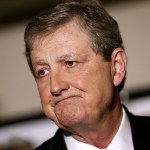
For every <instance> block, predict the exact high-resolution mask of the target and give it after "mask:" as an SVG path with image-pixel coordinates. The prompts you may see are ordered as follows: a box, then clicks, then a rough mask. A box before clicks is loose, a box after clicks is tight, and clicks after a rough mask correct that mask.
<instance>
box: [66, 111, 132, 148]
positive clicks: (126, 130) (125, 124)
mask: <svg viewBox="0 0 150 150" xmlns="http://www.w3.org/2000/svg"><path fill="white" fill-rule="evenodd" d="M64 138H65V142H66V145H67V149H68V150H100V149H99V148H97V147H95V146H93V145H90V144H86V143H83V142H80V141H78V140H76V139H74V138H73V137H72V136H65V135H64ZM101 150H134V148H133V141H132V136H131V127H130V123H129V120H128V117H127V115H126V113H125V111H124V109H123V117H122V120H121V124H120V127H119V130H118V132H117V134H116V135H115V137H114V139H113V140H112V141H111V143H110V144H109V146H108V147H107V148H106V149H101Z"/></svg>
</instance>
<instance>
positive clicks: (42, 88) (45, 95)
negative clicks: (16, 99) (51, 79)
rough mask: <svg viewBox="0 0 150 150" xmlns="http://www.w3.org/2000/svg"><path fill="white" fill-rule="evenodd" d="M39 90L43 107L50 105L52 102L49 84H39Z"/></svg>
mask: <svg viewBox="0 0 150 150" xmlns="http://www.w3.org/2000/svg"><path fill="white" fill-rule="evenodd" d="M37 88H38V91H39V95H40V98H41V102H42V105H46V104H49V101H50V91H49V85H48V84H41V83H39V82H37Z"/></svg>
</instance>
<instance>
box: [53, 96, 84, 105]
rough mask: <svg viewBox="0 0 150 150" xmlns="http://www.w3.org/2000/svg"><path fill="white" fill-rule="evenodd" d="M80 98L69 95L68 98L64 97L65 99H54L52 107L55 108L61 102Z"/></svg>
mask: <svg viewBox="0 0 150 150" xmlns="http://www.w3.org/2000/svg"><path fill="white" fill-rule="evenodd" d="M79 97H81V96H80V95H69V96H66V97H60V98H56V99H55V100H54V103H53V104H54V106H56V105H57V104H58V103H60V102H63V101H72V100H73V99H75V98H79Z"/></svg>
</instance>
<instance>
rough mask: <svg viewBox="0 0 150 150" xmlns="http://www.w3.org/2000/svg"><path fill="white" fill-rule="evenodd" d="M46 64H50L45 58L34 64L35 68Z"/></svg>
mask: <svg viewBox="0 0 150 150" xmlns="http://www.w3.org/2000/svg"><path fill="white" fill-rule="evenodd" d="M44 65H46V66H49V64H48V62H47V61H45V60H44V59H40V60H37V61H35V62H33V64H32V66H33V68H36V67H37V66H44Z"/></svg>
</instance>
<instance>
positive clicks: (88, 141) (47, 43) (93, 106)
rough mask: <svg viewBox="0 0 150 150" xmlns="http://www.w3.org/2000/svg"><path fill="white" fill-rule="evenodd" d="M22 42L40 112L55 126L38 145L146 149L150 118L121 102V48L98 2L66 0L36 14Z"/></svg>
mask: <svg viewBox="0 0 150 150" xmlns="http://www.w3.org/2000/svg"><path fill="white" fill-rule="evenodd" d="M25 44H26V57H27V60H28V63H29V66H30V69H31V71H32V72H33V75H34V76H35V80H36V83H37V87H38V90H39V93H40V97H41V101H42V107H43V111H44V113H45V114H46V116H47V117H48V118H50V119H51V120H53V121H54V122H55V123H56V124H57V126H58V127H59V128H60V129H59V130H58V131H57V133H56V135H55V136H54V137H53V138H52V139H50V140H48V141H46V142H45V143H43V144H42V145H41V146H39V147H38V148H37V150H67V149H68V150H79V149H81V150H97V149H108V150H134V149H135V150H141V149H144V148H147V147H149V148H150V146H149V142H150V119H149V118H146V117H138V116H133V115H132V114H130V113H129V112H128V110H127V109H126V108H123V107H122V105H121V102H120V96H119V93H120V90H121V89H122V87H123V85H124V80H125V76H126V65H127V59H126V53H125V51H124V48H123V44H122V38H121V35H120V32H119V29H118V25H117V22H116V21H115V20H114V19H113V18H112V17H111V16H110V15H109V14H108V13H107V12H106V11H105V9H104V8H103V7H102V6H101V4H100V3H98V2H97V1H84V2H81V3H79V2H75V1H70V2H64V3H62V4H59V5H58V6H56V7H54V8H52V9H51V10H47V11H44V12H42V13H40V14H39V15H37V16H36V17H35V18H34V19H33V20H32V21H31V22H30V23H29V24H28V25H27V27H26V31H25ZM145 124H146V126H144V125H145Z"/></svg>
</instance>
